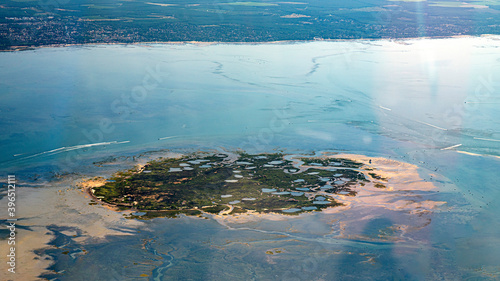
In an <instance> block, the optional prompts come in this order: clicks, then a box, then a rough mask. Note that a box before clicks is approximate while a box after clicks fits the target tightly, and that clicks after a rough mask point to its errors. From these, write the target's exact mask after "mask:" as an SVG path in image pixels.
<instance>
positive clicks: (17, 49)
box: [0, 34, 500, 53]
mask: <svg viewBox="0 0 500 281" xmlns="http://www.w3.org/2000/svg"><path fill="white" fill-rule="evenodd" d="M495 37H498V38H499V40H500V34H479V35H453V36H422V37H390V38H357V39H314V40H278V41H248V42H245V41H234V42H232V41H146V42H133V43H121V42H112V43H78V44H50V45H40V46H11V49H0V53H10V52H23V51H33V50H37V49H45V48H46V49H50V48H66V47H86V46H90V47H99V46H124V47H126V46H139V47H149V46H148V45H153V44H155V45H198V46H211V45H264V44H268V45H293V44H301V43H311V42H377V41H394V42H400V41H415V40H439V39H460V38H495Z"/></svg>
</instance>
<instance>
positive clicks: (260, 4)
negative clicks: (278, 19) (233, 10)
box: [225, 2, 278, 7]
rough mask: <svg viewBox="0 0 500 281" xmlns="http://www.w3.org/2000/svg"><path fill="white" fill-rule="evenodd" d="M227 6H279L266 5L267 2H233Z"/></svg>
mask: <svg viewBox="0 0 500 281" xmlns="http://www.w3.org/2000/svg"><path fill="white" fill-rule="evenodd" d="M225 5H232V6H251V7H268V6H278V4H274V3H265V2H232V3H225Z"/></svg>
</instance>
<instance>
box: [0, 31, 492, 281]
mask: <svg viewBox="0 0 500 281" xmlns="http://www.w3.org/2000/svg"><path fill="white" fill-rule="evenodd" d="M499 42H500V41H498V38H495V37H489V38H460V39H436V40H408V41H405V43H407V44H400V43H398V42H390V41H355V42H310V43H296V44H263V45H258V44H257V45H224V44H216V45H206V46H203V45H190V44H186V45H153V46H141V47H139V46H93V47H68V48H47V49H38V50H35V51H26V52H16V53H1V54H0V85H1V86H0V110H1V111H0V112H1V115H0V116H1V117H0V118H1V119H0V125H1V127H2V131H0V166H1V168H2V171H4V173H5V174H6V173H16V175H17V177H18V178H20V179H22V180H24V181H27V182H29V181H30V180H32V179H33V177H34V175H35V174H36V175H37V176H38V177H42V178H45V179H48V180H50V175H51V172H54V171H57V172H75V171H79V172H81V171H86V170H87V171H91V170H92V169H93V168H92V162H93V161H96V160H97V161H98V160H102V159H106V157H109V156H121V155H127V156H128V155H137V154H139V153H141V152H144V151H149V150H157V149H172V150H174V151H181V152H182V151H193V150H196V149H228V150H234V149H237V148H241V149H244V150H248V151H250V152H252V151H253V152H270V151H273V150H274V149H283V150H285V151H286V152H289V153H297V152H305V153H310V152H314V151H323V150H328V151H342V152H347V153H358V154H365V155H369V156H382V157H388V158H392V159H397V160H400V161H404V162H408V163H412V164H416V165H418V166H419V167H421V168H422V177H423V178H426V179H427V180H429V181H432V182H434V184H435V185H436V186H438V187H439V188H440V189H439V192H431V193H425V192H422V194H416V196H422V197H425V198H429V200H436V201H446V202H447V204H446V205H444V206H442V207H439V208H438V209H436V210H435V211H434V212H433V213H432V215H430V216H429V217H428V218H429V219H430V222H429V224H427V225H426V226H425V227H422V228H418V229H415V230H413V231H412V232H411V233H410V234H408V237H406V238H407V239H403V242H394V241H393V240H391V239H379V238H380V235H382V234H383V235H385V236H384V237H392V236H395V235H396V234H395V233H393V232H391V231H393V226H395V225H396V224H398V223H401V221H399V220H405V219H406V220H407V223H408V224H410V225H411V224H412V223H416V224H418V225H419V226H421V222H420V221H418V219H415V218H413V217H412V216H411V215H407V214H401V217H398V218H395V217H394V214H393V213H390V212H385V211H380V212H379V213H377V215H376V216H374V217H373V218H372V219H370V220H368V221H366V222H364V223H359V225H355V223H354V225H353V226H352V227H353V228H354V229H355V231H356V233H359V234H360V236H357V238H352V239H349V238H345V237H342V238H339V237H340V236H339V232H340V229H341V227H340V226H339V225H337V224H336V223H337V222H335V221H332V215H331V214H321V213H318V214H314V215H310V216H307V217H302V216H301V217H294V216H290V217H289V218H288V219H287V220H284V221H268V220H265V219H263V220H262V221H258V222H252V223H248V224H234V225H229V226H228V225H221V224H219V223H217V222H215V221H213V220H205V219H199V218H182V219H157V220H153V221H149V222H147V224H148V231H143V232H141V233H140V234H135V235H132V236H128V237H113V238H111V241H110V242H109V243H106V244H104V245H103V244H99V243H88V244H85V245H80V244H78V243H76V242H71V241H73V240H72V239H73V238H71V237H66V236H65V235H64V234H62V233H61V232H60V230H58V229H57V228H54V226H51V227H52V228H50V229H49V231H52V232H53V233H54V235H55V236H56V237H59V239H60V240H63V241H66V242H68V241H70V242H69V244H68V245H70V246H69V247H71V249H72V250H71V251H74V253H78V251H79V250H78V249H80V248H85V249H87V250H88V252H89V254H86V255H79V254H75V255H74V257H75V258H68V257H67V256H68V255H65V254H62V251H58V250H50V249H49V250H45V251H49V252H44V253H48V254H50V255H51V256H53V257H54V259H55V260H56V263H55V264H54V266H53V269H55V270H56V271H60V270H65V273H63V274H59V275H58V276H57V278H59V279H60V280H79V279H78V278H83V277H82V276H83V275H84V274H85V276H89V275H88V274H93V275H92V277H93V278H91V279H95V280H97V279H101V280H104V279H107V280H112V279H113V278H115V279H120V280H121V277H123V276H129V277H127V278H130V279H134V278H135V277H130V276H136V277H137V276H139V275H140V274H142V273H145V274H148V275H149V277H150V278H151V279H152V280H186V279H189V278H191V279H196V280H229V279H231V280H234V279H235V278H236V279H238V278H244V279H248V280H252V279H259V280H294V278H295V279H296V280H312V279H321V278H322V279H324V280H334V279H339V280H340V279H344V280H345V279H362V280H365V279H372V280H386V279H393V278H395V279H405V280H421V279H465V278H469V277H477V278H484V279H488V278H492V279H493V278H498V277H500V264H499V263H498V260H500V256H499V254H498V253H500V249H499V247H500V246H498V245H500V243H499V242H500V241H499V239H500V238H499V237H500V220H499V218H498V216H497V215H496V214H498V213H499V211H500V205H499V203H498V201H497V200H495V198H497V197H498V196H499V195H500V189H499V188H498V181H497V179H496V175H497V174H498V168H499V167H500V165H499V163H500V162H499V161H500V158H498V156H499V155H500V124H499V122H500V113H499V111H498V110H497V109H498V105H499V104H500V94H499V91H498V89H499V88H500V84H499V83H500V77H499V73H500V71H498V70H499V68H500V52H499V51H498V50H499V47H500V43H499ZM460 151H461V152H467V153H471V154H464V153H460ZM429 171H430V172H432V173H435V174H438V175H441V176H442V177H441V178H439V179H437V177H432V176H430V175H429V173H430V172H429ZM443 178H444V179H445V180H442V179H443ZM365 215H366V214H364V213H363V210H360V211H359V216H360V217H363V216H365ZM291 229H294V231H291ZM58 231H59V232H58ZM381 233H382V234H381ZM360 237H361V238H360ZM363 237H364V238H363ZM146 240H147V241H148V243H147V244H146V247H145V248H142V247H141V245H143V242H144V241H146ZM228 241H236V242H228ZM66 242H65V243H66ZM54 243H58V242H57V241H56V242H54ZM124 245H126V246H124ZM270 249H271V250H273V249H283V253H276V254H273V255H270V254H266V251H269V250H270ZM42 252H43V250H42ZM111 257H120V258H119V259H116V258H111ZM133 262H136V263H137V264H139V265H135V266H134V264H133ZM145 263H147V264H148V265H147V266H144V265H140V264H145ZM124 266H127V267H124ZM195 268H196V269H195ZM109 269H112V270H109ZM49 276H51V275H49ZM137 278H138V277H137ZM155 278H156V279H155ZM162 278H163V279H162ZM82 280H84V279H82ZM85 280H89V279H85Z"/></svg>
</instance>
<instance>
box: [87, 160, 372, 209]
mask: <svg viewBox="0 0 500 281" xmlns="http://www.w3.org/2000/svg"><path fill="white" fill-rule="evenodd" d="M292 161H293V162H292ZM362 167H363V164H362V163H358V162H355V161H353V160H349V159H341V158H320V157H297V158H295V156H289V157H286V156H285V155H283V154H280V153H274V154H259V155H249V154H245V153H240V154H238V155H233V154H225V153H223V154H209V153H195V154H191V155H187V156H184V157H181V158H160V159H158V160H155V161H151V162H149V163H147V164H146V165H145V166H143V167H141V168H140V169H132V170H129V171H123V172H119V173H117V174H116V175H115V176H114V177H112V178H111V179H109V180H107V181H106V182H105V184H104V185H102V186H98V187H97V186H96V187H94V188H92V190H91V192H92V194H93V196H95V198H97V199H99V200H101V201H103V202H106V203H109V204H112V205H114V206H117V207H119V208H122V209H133V210H137V211H139V212H137V213H135V214H134V215H132V216H131V217H142V218H152V217H174V216H176V215H178V214H181V213H182V214H186V215H200V214H202V213H211V214H221V215H226V214H237V213H246V212H248V211H254V212H258V213H269V212H275V213H283V214H298V213H301V212H309V211H317V210H321V209H324V208H327V207H334V206H337V205H340V203H339V202H337V201H335V199H334V198H333V196H330V195H343V196H355V195H356V191H355V189H354V187H356V185H364V182H368V180H367V179H366V178H365V176H364V174H363V173H362V172H361V171H360V168H362Z"/></svg>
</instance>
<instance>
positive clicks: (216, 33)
mask: <svg viewBox="0 0 500 281" xmlns="http://www.w3.org/2000/svg"><path fill="white" fill-rule="evenodd" d="M415 2H419V3H415ZM499 3H500V1H497V0H495V1H493V0H492V1H487V0H482V1H471V2H467V3H463V2H457V1H434V2H433V1H421V0H381V1H350V0H338V1H323V0H310V1H307V2H287V1H274V2H270V1H258V0H256V1H234V2H231V1H227V2H226V1H224V2H217V1H216V2H214V1H210V0H197V1H196V2H190V3H186V2H185V1H181V0H168V2H163V1H151V2H149V1H137V0H127V1H125V0H122V1H114V0H113V1H112V0H92V1H91V0H79V1H34V0H5V1H3V2H2V5H1V7H0V33H1V34H3V37H0V50H9V49H10V48H11V47H13V46H16V48H19V47H20V46H21V47H23V46H25V47H36V46H42V45H53V44H85V43H138V42H153V41H159V42H168V41H185V42H187V41H200V42H270V41H290V40H301V41H302V40H317V39H362V38H364V39H375V38H409V37H419V36H425V37H433V36H436V37H443V36H455V35H480V34H500V30H499V29H498V26H499V25H500V17H493V16H491V15H493V14H495V13H499V12H500V5H499ZM416 4H418V5H416ZM417 6H418V7H419V8H418V7H417ZM294 15H307V17H308V19H307V21H304V20H303V18H304V17H301V16H294ZM422 19H425V21H422ZM423 23H425V28H424V30H425V33H424V34H422V32H421V31H422V26H421V25H422V24H423ZM110 35H111V36H110Z"/></svg>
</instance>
